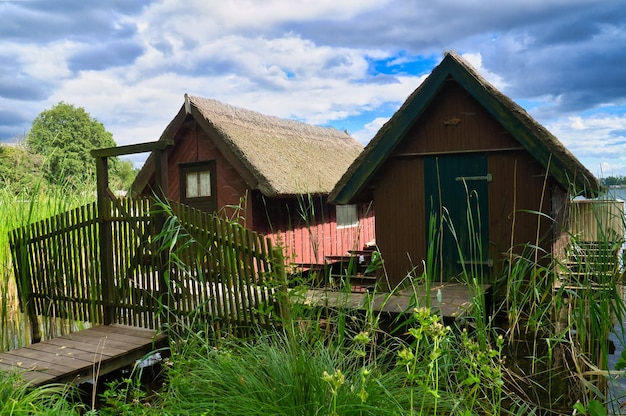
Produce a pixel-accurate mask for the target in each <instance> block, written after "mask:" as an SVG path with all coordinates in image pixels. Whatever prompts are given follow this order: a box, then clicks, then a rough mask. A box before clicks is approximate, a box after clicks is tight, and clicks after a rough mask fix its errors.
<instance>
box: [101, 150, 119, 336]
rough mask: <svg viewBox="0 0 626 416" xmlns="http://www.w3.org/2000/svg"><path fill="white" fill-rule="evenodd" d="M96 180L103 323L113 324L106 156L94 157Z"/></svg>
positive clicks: (111, 259)
mask: <svg viewBox="0 0 626 416" xmlns="http://www.w3.org/2000/svg"><path fill="white" fill-rule="evenodd" d="M96 178H97V182H96V184H97V195H98V224H99V227H100V273H101V284H102V302H103V309H104V317H103V321H104V322H103V323H104V325H110V324H112V323H113V322H114V315H115V305H114V303H113V300H114V295H115V285H114V282H113V234H112V230H111V204H110V203H109V196H108V195H107V190H108V188H109V165H108V159H107V157H106V156H101V157H96Z"/></svg>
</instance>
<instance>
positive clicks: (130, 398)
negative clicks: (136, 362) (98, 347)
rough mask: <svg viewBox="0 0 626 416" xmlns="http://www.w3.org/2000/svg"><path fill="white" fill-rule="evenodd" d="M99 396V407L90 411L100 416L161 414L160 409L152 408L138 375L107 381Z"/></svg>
mask: <svg viewBox="0 0 626 416" xmlns="http://www.w3.org/2000/svg"><path fill="white" fill-rule="evenodd" d="M100 398H101V400H102V406H101V409H100V411H98V412H92V413H93V414H97V415H102V416H108V415H111V416H126V415H128V416H130V415H151V414H162V413H161V411H160V410H158V409H154V408H152V406H151V404H150V401H149V400H148V393H147V392H146V391H145V389H144V388H143V387H142V385H141V378H140V377H134V378H133V377H129V378H121V379H118V380H114V381H112V382H110V383H108V384H107V389H106V390H105V391H104V392H103V393H102V394H101V395H100Z"/></svg>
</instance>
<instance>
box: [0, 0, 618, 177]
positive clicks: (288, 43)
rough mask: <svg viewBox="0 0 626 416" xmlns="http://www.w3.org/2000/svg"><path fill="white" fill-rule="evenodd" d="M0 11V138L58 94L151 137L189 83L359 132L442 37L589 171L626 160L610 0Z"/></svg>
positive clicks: (371, 0)
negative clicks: (563, 145) (550, 132)
mask: <svg viewBox="0 0 626 416" xmlns="http://www.w3.org/2000/svg"><path fill="white" fill-rule="evenodd" d="M0 17H1V18H2V19H1V22H2V23H1V24H0V60H1V62H2V65H0V139H1V140H2V141H3V142H13V141H15V140H16V139H18V138H20V137H22V136H24V134H25V133H26V132H27V131H28V129H29V128H30V124H31V122H32V120H33V119H34V118H35V117H36V116H37V114H39V112H41V111H43V110H45V109H49V108H51V107H52V106H53V105H55V104H57V103H58V102H60V101H64V102H66V103H70V104H73V105H75V106H79V107H83V108H85V110H86V111H87V112H89V113H90V114H91V115H92V116H93V117H95V118H96V119H97V120H99V121H100V122H102V123H103V124H104V126H105V128H106V129H107V130H109V131H110V132H112V133H113V136H114V139H115V141H116V142H117V143H118V144H120V145H121V144H131V143H139V142H146V141H153V140H156V139H158V138H159V136H160V135H161V133H162V132H163V130H164V129H165V127H166V126H167V124H168V123H169V122H170V121H171V119H172V118H173V117H174V116H175V115H176V113H177V112H178V110H179V108H180V107H181V105H182V104H183V94H184V93H189V94H190V95H198V96H204V97H209V98H215V99H218V100H221V101H224V102H226V103H229V104H232V105H237V106H241V107H245V108H249V109H252V110H256V111H259V112H262V113H265V114H272V115H276V116H279V117H284V118H294V119H297V120H301V121H305V122H308V123H313V124H320V125H330V126H334V127H336V128H338V129H341V130H344V129H347V130H348V131H349V132H350V134H352V135H353V136H354V137H356V138H357V139H358V140H359V141H361V142H362V143H364V144H365V143H367V142H368V141H369V139H371V137H373V135H374V134H375V133H376V131H377V130H378V128H379V127H380V126H381V125H382V123H384V121H385V120H387V119H388V118H389V117H390V116H391V115H392V114H393V113H394V112H395V111H396V110H397V109H398V107H399V106H400V105H401V104H402V102H403V101H404V100H405V99H406V97H407V96H408V95H409V94H410V93H411V92H412V91H413V90H414V89H415V88H416V87H417V86H418V85H419V84H420V82H421V81H422V80H423V79H424V78H425V76H426V75H428V74H429V73H430V71H431V70H432V68H433V67H434V66H435V65H436V64H437V63H439V61H440V60H441V59H442V54H443V52H444V51H446V50H455V51H457V52H458V53H460V54H461V55H463V56H464V57H465V58H466V59H467V60H469V61H470V62H471V63H472V65H474V66H475V67H476V68H477V69H478V70H479V72H480V73H481V74H482V75H483V76H485V77H486V78H487V79H488V80H489V81H491V82H492V83H493V84H494V85H495V86H496V87H498V88H499V89H500V90H501V91H502V92H504V93H505V94H507V95H508V96H509V97H511V98H512V99H514V100H515V101H516V102H517V103H518V104H520V105H521V106H523V107H524V108H525V109H526V110H528V111H529V112H530V113H531V115H533V116H534V117H535V118H536V119H537V120H538V121H539V122H540V123H542V124H544V125H545V126H546V127H547V128H548V129H549V130H550V131H552V132H553V133H554V134H555V135H556V136H557V137H558V138H559V139H560V140H561V141H562V142H563V143H564V144H565V145H566V146H567V147H568V148H569V149H570V150H571V151H572V152H573V153H574V154H575V155H576V156H577V157H578V158H579V159H580V160H581V161H582V162H583V163H584V164H585V165H586V166H587V167H588V168H589V169H590V170H592V171H593V172H594V173H596V174H597V175H599V176H609V175H626V1H623V0H507V1H503V0H186V1H179V0H155V1H149V0H144V1H135V0H102V1H85V0H9V1H6V0H0ZM142 158H145V156H142V157H139V158H137V159H135V162H136V163H137V164H138V165H139V164H141V162H142V160H143V159H142Z"/></svg>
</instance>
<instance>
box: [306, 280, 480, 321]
mask: <svg viewBox="0 0 626 416" xmlns="http://www.w3.org/2000/svg"><path fill="white" fill-rule="evenodd" d="M479 290H480V291H481V293H478V295H484V296H486V297H488V296H489V295H490V291H491V286H490V285H480V286H479ZM426 296H427V294H426V290H425V288H424V287H423V286H418V287H417V288H416V290H415V291H412V290H411V291H408V290H405V291H400V292H397V293H394V294H391V295H390V294H389V293H374V294H368V293H346V292H342V291H332V290H328V289H311V290H309V291H308V292H307V295H306V300H305V302H306V303H307V304H309V305H314V306H329V307H337V308H341V307H344V308H351V309H366V308H368V307H372V309H373V310H374V311H375V312H385V313H390V314H400V313H406V312H411V311H412V310H413V308H415V307H421V306H426V305H427V298H426ZM438 296H440V299H441V302H439V299H438ZM428 297H429V299H428V300H429V301H430V307H431V309H432V310H433V312H435V313H440V314H441V316H442V317H443V318H444V320H455V319H458V318H461V317H463V316H467V315H468V313H470V312H471V309H472V307H473V294H472V290H471V288H470V287H469V286H467V285H465V284H462V283H444V284H443V285H438V284H432V285H431V287H430V293H429V294H428ZM416 299H417V303H416V302H415V300H416Z"/></svg>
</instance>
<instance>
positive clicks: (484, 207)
mask: <svg viewBox="0 0 626 416" xmlns="http://www.w3.org/2000/svg"><path fill="white" fill-rule="evenodd" d="M599 190H600V185H599V183H598V180H597V179H596V178H595V177H594V176H593V174H591V172H589V171H588V170H587V169H586V168H585V167H584V166H583V165H582V164H581V163H580V162H579V161H578V160H577V159H576V158H575V157H574V156H573V155H572V154H571V153H570V152H569V151H568V150H567V149H566V148H565V147H564V146H563V145H562V144H561V143H560V142H559V140H558V139H557V138H556V137H554V136H553V135H552V134H551V133H550V132H549V131H548V130H546V129H545V128H544V127H543V126H541V125H540V124H539V123H537V122H536V121H535V120H533V119H532V118H531V117H530V115H528V114H527V113H526V111H524V110H523V109H522V108H521V107H519V106H518V105H517V104H515V103H514V102H513V101H512V100H510V99H509V98H508V97H506V96H504V95H503V94H502V93H500V92H499V91H498V90H496V88H494V87H493V86H492V85H491V84H489V83H488V82H487V81H486V80H485V79H484V78H482V77H481V76H480V75H479V74H478V73H477V72H476V71H475V70H474V69H473V68H472V67H471V66H470V65H469V64H468V63H467V62H466V61H465V60H463V59H462V58H461V57H460V56H458V55H456V54H455V53H447V54H446V55H445V57H444V59H443V61H442V62H441V63H440V64H439V65H438V66H437V67H436V68H435V69H434V70H433V71H432V73H431V74H430V75H429V76H428V78H427V79H426V80H425V81H424V82H423V83H422V85H420V86H419V87H418V88H417V89H416V90H415V91H414V92H413V93H412V94H411V95H410V96H409V98H408V99H407V100H406V102H405V103H404V104H403V105H402V107H401V108H400V109H399V110H398V111H397V112H396V113H395V114H394V115H393V116H392V117H391V119H390V120H389V121H388V122H387V123H386V124H385V125H384V126H383V127H382V128H381V129H380V130H379V131H378V133H377V134H376V136H375V137H374V138H373V139H372V141H371V142H370V143H369V144H368V145H367V147H366V148H365V149H364V151H363V152H362V153H361V155H360V156H359V157H358V158H357V159H356V160H355V161H354V162H353V164H352V165H351V166H350V168H349V169H348V170H347V172H346V173H345V175H344V176H343V177H342V179H341V180H340V181H339V182H338V183H337V185H336V187H335V189H334V190H333V192H332V193H331V196H330V201H331V202H333V203H338V204H354V203H358V202H364V201H374V205H375V209H376V242H377V244H378V248H379V250H380V252H381V255H382V258H383V260H384V262H385V268H386V272H387V275H388V276H387V277H388V279H389V281H390V283H391V285H392V286H393V285H396V284H398V283H399V282H401V281H402V280H403V279H404V278H405V277H406V276H408V275H410V276H420V275H421V274H422V272H423V271H424V268H423V266H424V264H427V265H428V266H429V267H430V270H429V271H430V277H431V278H433V279H436V281H440V280H441V281H450V280H454V279H455V277H456V276H457V275H459V274H460V273H461V272H462V271H463V268H465V269H466V270H471V271H476V270H477V269H480V270H482V273H483V274H484V275H485V276H487V279H489V280H488V281H487V282H486V283H494V281H495V280H494V279H495V278H496V277H497V276H501V275H502V273H503V272H506V270H507V269H506V267H507V265H508V264H509V263H508V261H509V259H515V256H514V255H515V254H520V252H521V250H522V247H523V246H524V245H525V244H535V243H538V245H539V247H541V248H542V249H543V250H544V251H543V253H546V254H548V255H557V256H562V255H563V251H564V250H563V247H564V245H565V244H566V242H567V241H566V240H567V233H565V232H564V231H563V230H564V229H567V225H568V221H569V219H568V218H569V214H568V213H569V206H570V198H571V197H572V196H574V195H579V194H582V195H585V196H588V197H593V196H596V195H597V194H598V192H599ZM539 212H541V213H542V214H543V215H538V214H537V213H539ZM469 218H471V220H469ZM451 224H452V226H453V227H454V228H452V226H451ZM453 229H454V233H453V232H452V230H453ZM433 230H434V231H435V232H434V233H433V232H432V231H433ZM429 247H431V248H434V251H433V252H431V255H430V256H429V254H428V249H429ZM543 253H542V254H541V256H543V255H544V254H543ZM512 254H513V255H512Z"/></svg>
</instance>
